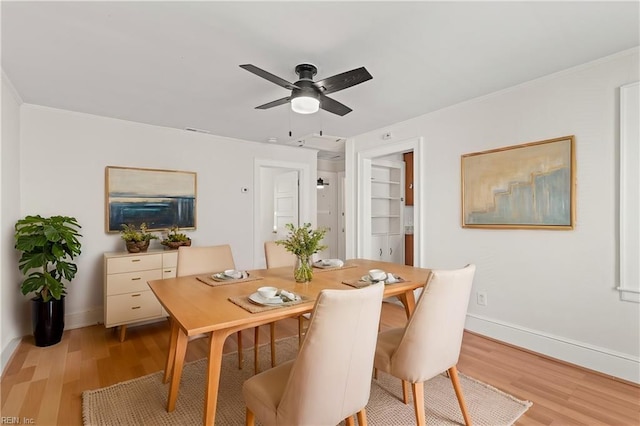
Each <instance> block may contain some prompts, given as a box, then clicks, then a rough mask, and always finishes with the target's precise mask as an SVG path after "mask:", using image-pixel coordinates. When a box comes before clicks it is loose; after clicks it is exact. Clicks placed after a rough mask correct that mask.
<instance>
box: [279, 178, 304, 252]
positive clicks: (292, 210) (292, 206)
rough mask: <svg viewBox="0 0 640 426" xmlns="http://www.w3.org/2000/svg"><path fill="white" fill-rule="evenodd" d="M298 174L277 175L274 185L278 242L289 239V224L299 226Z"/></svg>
mask: <svg viewBox="0 0 640 426" xmlns="http://www.w3.org/2000/svg"><path fill="white" fill-rule="evenodd" d="M298 216H299V214H298V172H297V171H296V170H292V171H288V172H285V173H281V174H279V175H277V176H276V177H275V179H274V185H273V233H274V234H276V238H275V239H276V240H281V239H284V238H286V237H287V235H288V232H289V231H287V229H286V228H285V225H286V224H287V223H293V225H294V226H298V225H299V224H298Z"/></svg>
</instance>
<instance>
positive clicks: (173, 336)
mask: <svg viewBox="0 0 640 426" xmlns="http://www.w3.org/2000/svg"><path fill="white" fill-rule="evenodd" d="M178 329H179V327H178V324H177V323H176V322H175V321H174V320H173V319H171V332H170V334H169V351H168V352H167V362H166V364H165V366H164V377H163V378H162V383H167V382H168V381H169V377H171V373H172V370H173V361H174V360H175V358H176V341H177V340H178Z"/></svg>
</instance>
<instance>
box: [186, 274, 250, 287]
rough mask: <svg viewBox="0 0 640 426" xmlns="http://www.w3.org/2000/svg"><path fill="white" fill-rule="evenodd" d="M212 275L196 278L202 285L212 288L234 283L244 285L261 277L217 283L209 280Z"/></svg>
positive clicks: (211, 279)
mask: <svg viewBox="0 0 640 426" xmlns="http://www.w3.org/2000/svg"><path fill="white" fill-rule="evenodd" d="M211 275H212V274H209V275H200V276H197V277H196V278H197V279H198V281H202V282H203V283H205V284H207V285H210V286H212V287H215V286H217V285H227V284H235V283H246V282H249V281H256V280H261V279H262V277H260V276H258V275H255V276H249V277H247V278H239V279H237V280H224V281H217V280H214V279H213V278H211Z"/></svg>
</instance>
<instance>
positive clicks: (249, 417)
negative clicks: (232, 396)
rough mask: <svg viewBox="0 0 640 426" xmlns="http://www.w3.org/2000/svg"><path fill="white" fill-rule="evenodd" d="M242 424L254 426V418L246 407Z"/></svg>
mask: <svg viewBox="0 0 640 426" xmlns="http://www.w3.org/2000/svg"><path fill="white" fill-rule="evenodd" d="M244 424H245V425H246V426H254V425H255V424H256V416H255V414H253V411H251V410H249V407H247V417H246V420H245V423H244Z"/></svg>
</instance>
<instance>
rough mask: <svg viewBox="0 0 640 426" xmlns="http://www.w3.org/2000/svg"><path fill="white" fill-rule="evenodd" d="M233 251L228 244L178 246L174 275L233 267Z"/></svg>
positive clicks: (240, 338) (204, 335)
mask: <svg viewBox="0 0 640 426" xmlns="http://www.w3.org/2000/svg"><path fill="white" fill-rule="evenodd" d="M235 267H236V266H235V262H234V261H233V253H232V252H231V246H229V245H228V244H224V245H219V246H204V247H193V246H190V247H187V246H182V247H179V248H178V265H177V267H176V276H178V277H182V276H185V275H197V274H206V273H212V272H221V271H224V270H226V269H235ZM206 336H207V335H206V334H198V335H196V336H193V337H192V338H191V340H194V339H199V338H202V337H206ZM237 337H238V368H240V369H242V365H243V363H244V359H243V355H242V331H238V333H237Z"/></svg>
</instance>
